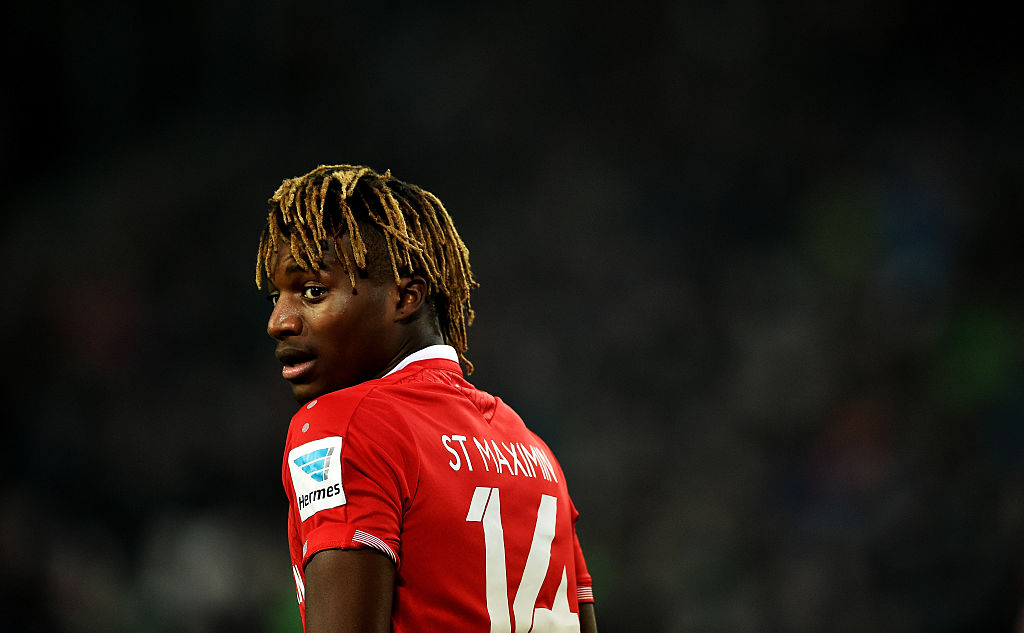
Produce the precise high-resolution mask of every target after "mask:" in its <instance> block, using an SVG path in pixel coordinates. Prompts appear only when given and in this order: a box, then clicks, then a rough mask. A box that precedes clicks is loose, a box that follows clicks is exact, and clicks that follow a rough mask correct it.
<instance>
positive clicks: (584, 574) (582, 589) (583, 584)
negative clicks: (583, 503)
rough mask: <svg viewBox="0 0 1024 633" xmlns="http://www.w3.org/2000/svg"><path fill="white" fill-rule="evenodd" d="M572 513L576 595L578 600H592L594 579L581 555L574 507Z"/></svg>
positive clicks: (577, 513) (577, 515)
mask: <svg viewBox="0 0 1024 633" xmlns="http://www.w3.org/2000/svg"><path fill="white" fill-rule="evenodd" d="M572 514H573V521H572V545H573V555H574V559H575V566H576V597H577V599H578V601H579V602H593V601H594V586H593V585H594V581H593V579H592V578H591V577H590V572H589V571H587V561H586V559H584V557H583V548H582V547H580V539H579V537H578V536H577V535H576V520H577V519H578V518H579V512H577V511H576V508H575V507H573V513H572Z"/></svg>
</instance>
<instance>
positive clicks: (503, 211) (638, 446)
mask: <svg viewBox="0 0 1024 633" xmlns="http://www.w3.org/2000/svg"><path fill="white" fill-rule="evenodd" d="M4 12H5V14H6V16H5V18H6V19H5V20H3V23H4V26H3V28H4V30H5V37H4V38H3V44H2V45H3V46H4V54H5V58H6V61H7V64H6V67H7V68H8V71H9V73H10V75H11V77H10V79H9V82H8V83H9V88H8V90H7V91H6V94H5V96H4V97H3V99H2V104H3V110H2V112H3V117H2V125H3V128H2V132H0V133H2V136H0V148H2V155H0V160H2V161H3V175H4V176H3V177H4V180H5V185H4V189H5V193H6V195H5V196H4V209H3V214H4V215H3V217H4V223H3V232H2V241H0V246H2V249H3V252H4V253H5V255H6V258H5V260H6V265H5V272H4V286H5V291H6V292H5V307H4V309H3V310H0V320H2V321H0V322H2V324H3V326H4V331H5V332H6V333H7V336H6V341H5V342H6V345H5V348H6V350H5V351H6V352H7V356H8V359H9V360H8V371H6V372H5V376H6V378H5V381H4V385H5V390H6V397H5V401H6V408H7V411H6V412H5V414H4V435H5V437H4V441H3V444H2V445H3V454H2V457H3V458H2V462H0V463H2V467H0V473H2V480H0V483H2V489H0V586H2V592H0V600H2V601H3V602H2V606H0V628H2V629H3V630H7V631H25V632H34V631H55V632H61V633H63V632H67V633H78V632H92V631H135V632H139V633H145V632H150V631H152V632H164V631H167V632H171V631H189V632H191V631H195V632H200V633H202V632H214V631H216V632H221V631H247V632H252V631H264V632H267V633H279V632H285V631H297V630H298V627H299V625H298V612H297V609H296V608H295V602H294V600H295V598H294V589H293V587H292V580H291V575H290V573H289V563H288V559H287V551H286V547H285V514H286V507H285V500H284V495H283V492H282V491H281V483H280V459H281V447H282V446H283V438H284V432H285V429H286V424H287V421H288V418H289V417H290V415H291V413H292V408H293V405H292V403H291V402H290V401H289V399H288V391H287V388H286V387H285V386H284V385H283V384H279V383H280V378H279V370H278V368H277V366H276V363H275V361H274V359H273V357H272V345H271V342H270V340H269V339H268V338H266V335H265V333H264V331H263V328H264V322H265V318H266V316H267V314H268V307H267V305H266V304H265V303H264V302H263V300H262V298H261V297H260V295H259V293H257V291H256V290H255V288H254V286H253V284H252V282H251V277H252V266H253V261H254V254H255V246H256V238H257V236H258V233H259V230H260V228H261V222H262V217H263V212H264V201H265V199H266V198H267V197H268V196H269V195H270V194H271V193H272V192H273V190H274V189H275V188H276V186H277V184H278V183H279V182H280V180H281V179H283V178H285V177H289V176H294V175H298V174H300V173H304V172H305V171H307V170H308V169H310V168H312V167H314V166H315V165H316V164H319V163H325V162H364V163H368V164H370V165H372V166H374V167H375V168H377V169H381V170H383V169H386V168H391V169H392V170H393V171H394V173H395V174H396V175H397V176H398V177H400V178H403V179H405V180H408V181H411V182H415V183H418V184H421V185H423V186H424V187H426V188H427V189H430V190H431V191H433V192H434V193H436V194H437V195H438V196H439V197H440V198H441V199H442V200H444V201H445V203H446V205H447V206H448V209H449V211H451V213H452V214H453V216H454V217H455V219H456V222H457V224H458V225H459V227H460V230H461V231H462V233H463V236H464V238H465V240H466V242H467V243H468V244H469V246H470V249H471V252H472V260H473V264H474V270H475V272H476V274H477V277H478V278H479V280H480V281H481V283H482V284H483V286H482V288H481V289H480V291H479V293H478V295H477V297H476V299H475V301H474V305H475V307H476V309H477V311H478V321H477V324H476V325H475V326H474V327H473V328H472V329H471V331H470V356H471V358H472V359H473V360H474V362H475V364H476V365H477V368H478V371H477V372H476V374H475V375H474V377H473V378H474V381H475V382H477V384H479V385H481V386H482V387H484V388H487V389H489V390H491V391H493V392H494V393H496V394H498V395H500V396H502V397H503V398H505V399H506V400H507V401H509V402H510V403H512V404H513V405H514V406H516V407H517V408H518V409H519V410H520V411H521V413H522V414H523V416H524V418H525V419H526V420H527V422H528V423H529V424H530V425H531V426H532V427H533V428H534V429H535V430H536V431H537V432H538V433H539V434H540V435H541V436H542V437H544V438H545V439H547V440H548V442H549V443H550V444H551V445H552V447H553V448H554V450H555V452H556V454H557V455H559V457H560V459H561V461H562V464H563V467H564V468H565V470H566V473H567V476H568V477H569V481H570V487H571V489H572V490H573V494H574V499H575V501H576V505H577V507H578V508H579V509H580V511H581V513H582V518H581V523H580V533H581V538H582V540H583V544H584V547H585V549H586V552H587V556H588V562H589V564H590V567H591V570H592V572H593V573H594V576H595V593H596V596H597V609H598V616H599V622H600V623H601V628H602V630H605V631H669V632H677V631H678V632H682V631H792V632H805V631H806V632H813V631H822V630H834V631H848V632H876V631H930V632H934V631H940V632H941V631H979V630H1004V631H1005V630H1017V629H1016V628H1015V627H1019V626H1020V625H1019V623H1018V619H1019V610H1020V607H1021V602H1022V601H1021V598H1022V597H1024V596H1022V571H1024V569H1022V563H1024V551H1022V547H1021V535H1022V534H1024V380H1022V363H1021V358H1022V348H1024V336H1022V334H1024V330H1022V314H1024V302H1022V289H1024V288H1022V285H1024V284H1022V281H1021V277H1022V276H1021V274H1020V270H1021V266H1022V263H1024V256H1022V254H1021V248H1020V244H1021V237H1022V236H1024V233H1022V228H1024V222H1022V219H1021V201H1022V184H1021V183H1022V182H1024V178H1022V176H1024V173H1022V170H1024V161H1022V158H1021V153H1020V146H1021V144H1020V140H1021V138H1022V135H1021V132H1022V119H1021V116H1020V113H1021V112H1022V111H1024V98H1022V97H1024V81H1022V77H1021V68H1022V66H1021V64H1020V63H1019V61H1020V60H1019V53H1018V51H1017V48H1018V45H1017V44H1016V43H1015V41H1016V40H1017V39H1019V38H1017V36H1016V34H1014V33H1012V22H1011V21H1009V20H1006V19H1005V18H1004V17H1001V16H999V15H996V14H994V13H991V12H989V13H982V12H981V11H980V10H979V11H977V12H971V10H970V9H966V8H961V9H958V10H956V11H953V10H948V9H941V8H936V7H930V8H929V9H927V10H920V9H919V8H916V7H912V6H910V5H909V4H908V3H889V2H867V3H854V2H839V3H830V4H821V3H809V2H808V3H799V2H795V3H794V2H789V3H782V4H775V3H771V4H764V3H757V2H752V1H749V0H730V1H728V2H725V3H713V4H705V3H697V2H686V3H672V2H660V3H641V4H637V5H631V7H630V8H628V9H627V8H624V7H618V8H615V9H612V8H611V7H609V8H607V9H605V8H603V6H602V5H601V4H598V5H596V6H590V5H574V4H568V3H566V4H562V3H559V4H555V5H547V4H538V5H531V6H522V5H520V4H518V3H509V2H498V3H488V4H484V5H480V6H475V7H473V8H465V7H460V6H458V4H457V3H447V2H445V3H412V2H396V3H384V4H383V5H372V6H371V5H369V4H367V5H350V4H346V3H327V2H314V3H311V4H308V5H303V6H298V5H293V4H290V3H281V2H272V1H270V0H258V1H256V2H254V3H248V4H246V5H245V6H244V7H243V6H235V5H234V4H232V3H226V2H222V1H216V2H185V3H179V4H177V5H175V6H174V7H167V6H163V5H144V4H141V3H139V4H137V5H136V4H131V5H124V4H123V3H113V2H100V3H90V4H89V6H86V5H78V4H75V3H68V2H57V3H56V6H53V5H51V4H47V5H39V4H31V3H16V4H15V5H13V6H9V7H7V8H6V9H4Z"/></svg>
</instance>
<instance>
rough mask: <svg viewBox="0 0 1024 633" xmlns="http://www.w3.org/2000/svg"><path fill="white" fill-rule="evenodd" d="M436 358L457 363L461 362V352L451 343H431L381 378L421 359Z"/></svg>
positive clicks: (403, 360) (404, 359) (407, 357)
mask: <svg viewBox="0 0 1024 633" xmlns="http://www.w3.org/2000/svg"><path fill="white" fill-rule="evenodd" d="M435 358H437V359H442V360H450V361H454V362H456V363H457V362H459V354H458V353H457V352H456V351H455V348H454V347H452V346H451V345H429V346H427V347H424V348H423V349H421V350H418V351H415V352H413V353H412V354H409V355H408V356H406V357H405V358H403V359H402V360H401V361H400V362H399V363H398V364H397V365H395V368H394V369H392V370H391V371H389V372H388V373H386V374H384V376H381V378H384V377H387V376H390V375H391V374H393V373H395V372H397V371H401V370H402V369H405V368H406V367H408V366H409V364H410V363H415V362H417V361H421V360H431V359H435Z"/></svg>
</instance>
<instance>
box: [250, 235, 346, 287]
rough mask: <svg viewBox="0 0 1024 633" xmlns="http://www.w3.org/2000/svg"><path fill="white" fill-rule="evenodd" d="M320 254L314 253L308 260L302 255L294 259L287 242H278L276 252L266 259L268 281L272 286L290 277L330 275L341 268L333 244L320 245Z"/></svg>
mask: <svg viewBox="0 0 1024 633" xmlns="http://www.w3.org/2000/svg"><path fill="white" fill-rule="evenodd" d="M321 253H322V254H321V255H319V256H317V255H316V254H315V253H314V254H313V256H312V257H310V258H309V259H307V258H306V254H305V253H302V254H300V255H299V258H296V257H295V254H294V253H293V252H292V249H291V246H290V245H289V243H288V241H287V240H280V241H279V243H278V245H277V250H276V251H275V252H274V253H272V254H271V255H270V257H268V258H267V268H268V272H269V275H268V281H269V282H270V283H271V284H272V285H279V284H280V283H282V282H283V281H284V280H285V279H286V278H288V277H292V276H309V275H312V276H314V277H318V276H320V275H321V273H330V272H332V271H334V270H335V269H338V268H339V267H340V266H341V262H340V261H339V260H338V256H337V255H336V254H335V252H334V245H333V243H331V244H325V245H322V246H321ZM310 264H312V265H310Z"/></svg>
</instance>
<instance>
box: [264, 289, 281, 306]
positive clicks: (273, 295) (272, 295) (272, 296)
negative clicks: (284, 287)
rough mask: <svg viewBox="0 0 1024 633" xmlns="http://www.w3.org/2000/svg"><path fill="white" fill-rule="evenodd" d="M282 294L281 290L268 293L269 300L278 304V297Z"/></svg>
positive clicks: (274, 304)
mask: <svg viewBox="0 0 1024 633" xmlns="http://www.w3.org/2000/svg"><path fill="white" fill-rule="evenodd" d="M280 296H281V293H280V292H271V293H270V294H268V295H267V301H269V302H270V305H272V306H276V305H277V298H278V297H280Z"/></svg>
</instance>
